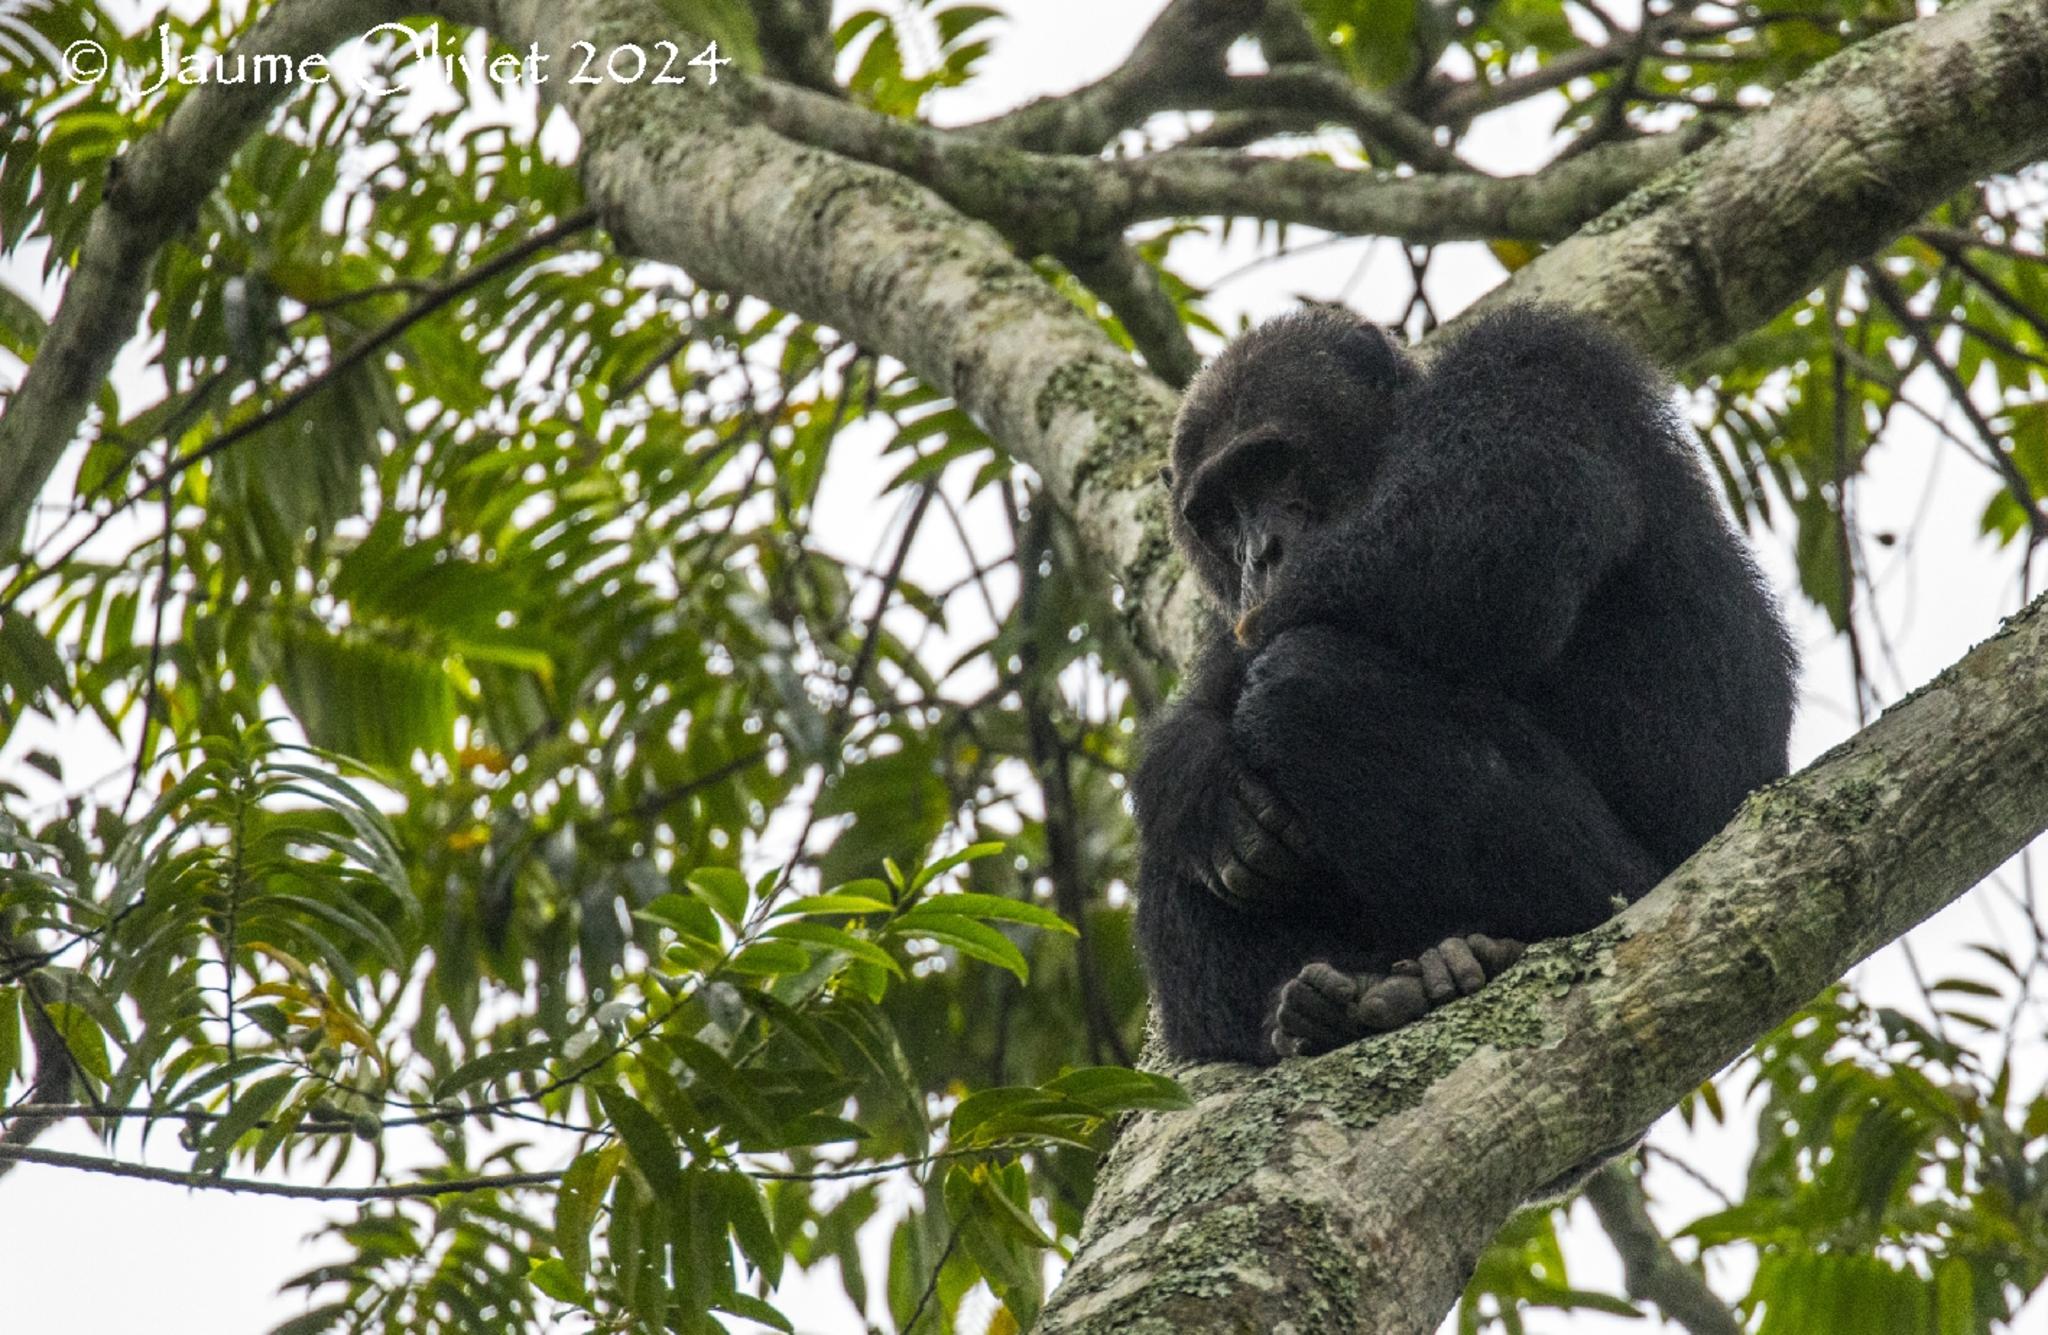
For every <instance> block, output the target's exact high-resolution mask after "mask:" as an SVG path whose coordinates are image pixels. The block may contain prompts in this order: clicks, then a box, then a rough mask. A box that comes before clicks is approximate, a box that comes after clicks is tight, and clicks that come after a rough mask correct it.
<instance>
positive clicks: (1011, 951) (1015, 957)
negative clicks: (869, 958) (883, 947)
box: [888, 895, 1031, 982]
mask: <svg viewBox="0 0 2048 1335" xmlns="http://www.w3.org/2000/svg"><path fill="white" fill-rule="evenodd" d="M945 898H946V899H948V900H950V899H952V898H953V896H951V895H948V896H946V897H945ZM939 902H945V901H944V900H941V901H939ZM888 935H890V936H910V937H925V938H928V939H930V940H933V941H937V942H939V943H940V944H941V945H947V946H951V947H952V948H953V949H955V950H957V951H959V952H960V953H961V954H963V955H968V956H971V957H973V958H975V959H978V960H981V961H983V962H984V963H987V964H993V965H995V966H996V967H998V968H1002V969H1008V970H1009V971H1010V972H1011V973H1013V974H1016V975H1017V980H1018V981H1019V982H1023V981H1025V980H1026V979H1027V978H1028V977H1029V976H1030V973H1031V966H1030V965H1029V964H1027V963H1026V962H1025V960H1024V955H1023V953H1022V952H1021V951H1019V950H1018V949H1017V947H1015V946H1014V945H1011V944H1010V939H1009V938H1008V937H1006V936H1004V935H1003V934H1002V933H1001V932H998V931H997V930H996V929H995V928H993V927H990V926H987V925H986V924H984V923H978V922H976V921H975V920H974V919H972V918H963V917H961V916H960V915H959V914H957V913H945V912H941V911H940V910H938V909H936V908H934V907H932V906H930V905H919V906H918V907H917V908H915V909H912V910H911V911H910V912H908V913H906V914H904V915H903V916H902V917H901V918H898V919H897V920H896V921H895V922H892V923H890V924H889V928H888Z"/></svg>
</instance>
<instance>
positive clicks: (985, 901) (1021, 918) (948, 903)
mask: <svg viewBox="0 0 2048 1335" xmlns="http://www.w3.org/2000/svg"><path fill="white" fill-rule="evenodd" d="M926 911H930V912H933V913H958V914H962V915H964V916H966V917H970V918H984V919H994V920H996V921H1000V922H1015V923H1022V924H1024V925H1025V926H1026V927H1037V928H1040V929H1042V930H1044V931H1048V932H1059V933H1060V934H1062V935H1064V936H1074V935H1076V934H1077V933H1076V932H1075V929H1074V925H1073V924H1072V923H1070V922H1068V921H1067V920H1066V919H1065V918H1062V917H1061V916H1060V915H1059V914H1057V913H1055V912H1053V911H1052V910H1051V909H1048V908H1043V907H1041V906H1039V905H1037V904H1031V903H1027V902H1025V901H1024V900H1021V899H1009V898H1006V897H1005V896H1002V895H977V894H967V893H962V894H957V895H939V896H937V897H936V898H933V899H927V900H926V901H925V902H924V903H922V904H920V905H918V906H917V907H916V908H914V909H912V910H911V911H910V912H909V913H907V914H905V915H904V917H905V918H910V919H915V918H916V917H917V915H918V914H919V913H922V912H926Z"/></svg>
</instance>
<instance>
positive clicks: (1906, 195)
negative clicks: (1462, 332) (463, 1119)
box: [1482, 0, 2048, 366]
mask: <svg viewBox="0 0 2048 1335" xmlns="http://www.w3.org/2000/svg"><path fill="white" fill-rule="evenodd" d="M2044 150H2048V6H2044V5H2042V4H2041V3H2040V0H1976V2H1975V3H1972V4H1966V5H1961V6H1958V7H1956V8H1954V9H1948V10H1944V11H1942V12H1940V13H1938V14H1935V15H1932V16H1931V17H1928V18H1925V19H1921V20H1918V21H1916V22H1913V23H1909V24H1905V25H1902V26H1900V27H1896V28H1892V29H1889V30H1888V31H1886V32H1883V33H1880V34H1878V35H1877V36H1875V37H1872V38H1871V39H1869V40H1868V41H1866V42H1864V43H1862V44H1861V45H1859V46H1856V47H1853V48H1851V49H1850V50H1849V51H1846V52H1844V53H1843V54H1842V55H1840V56H1837V57H1836V58H1834V59H1833V60H1830V61H1827V62H1826V63H1824V64H1822V65H1820V66H1818V67H1817V68H1815V69H1814V70H1813V71H1811V72H1810V73H1808V74H1807V75H1806V76H1805V77H1803V78H1801V79H1800V80H1798V82H1796V83H1794V84H1792V85H1791V86H1789V87H1788V88H1786V89H1785V90H1784V91H1783V92H1782V93H1781V94H1780V95H1779V96H1778V98H1777V100H1776V101H1774V102H1773V103H1772V104H1771V106H1770V108H1769V109H1768V110H1767V111H1764V112H1762V113H1760V114H1758V115H1756V116H1753V117H1749V118H1746V119H1744V120H1742V121H1741V122H1739V123H1737V124H1736V125H1735V126H1734V127H1733V128H1732V129H1730V130H1729V131H1728V132H1727V133H1726V134H1724V135H1723V136H1722V137H1721V138H1720V139H1718V140H1716V141H1715V142H1714V143H1713V144H1711V145H1709V146H1708V147H1706V148H1704V149H1702V150H1701V151H1700V152H1698V153H1696V154H1694V155H1693V156H1692V157H1690V158H1688V159H1687V160H1686V161H1685V162H1683V163H1681V164H1680V165H1679V166H1677V167H1676V168H1673V169H1672V170H1671V171H1670V172H1668V173H1666V174H1665V175H1664V176H1663V177H1661V178H1659V179H1658V180H1655V181H1652V182H1651V183H1650V184H1649V185H1648V186H1646V187H1644V189H1643V190H1641V191H1640V192H1639V193H1638V194H1637V195H1636V196H1635V197H1634V198H1633V199H1631V200H1629V201H1628V202H1627V203H1625V204H1623V205H1621V206H1620V207H1619V208H1617V209H1615V210H1614V211H1613V212H1611V213H1609V214H1608V215H1607V216H1605V217H1603V218H1601V219H1600V220H1599V221H1597V222H1596V223H1594V224H1593V225H1592V226H1590V227H1587V228H1586V229H1584V230H1583V231H1581V232H1580V233H1579V234H1578V235H1576V236H1574V237H1572V238H1571V239H1570V240H1568V241H1565V242H1564V243H1562V244H1561V245H1559V246H1557V247H1556V248H1555V249H1553V250H1551V251H1550V252H1549V253H1548V254H1546V255H1544V256H1543V257H1542V258H1541V259H1540V260H1538V261H1536V262H1535V263H1533V264H1531V265H1529V266H1528V267H1527V268H1525V269H1523V270H1521V271H1520V272H1518V273H1517V274H1515V276H1514V277H1513V279H1512V280H1510V281H1509V282H1508V283H1506V284H1504V285H1502V287H1500V288H1499V289H1497V290H1496V291H1495V292H1493V293H1492V294H1491V295H1490V296H1489V297H1488V299H1487V301H1486V302H1484V303H1482V306H1491V305H1494V304H1498V303H1500V302H1506V301H1532V300H1535V301H1554V302H1559V303H1562V304H1564V305H1567V306H1571V307H1574V308H1576V309H1578V310H1581V311H1587V312H1590V313H1592V314H1594V315H1597V316H1599V317H1601V318H1603V319H1605V320H1607V321H1608V322H1609V323H1611V324H1613V325H1614V326H1615V327H1616V328H1617V329H1619V331H1620V332H1621V334H1622V336H1623V337H1625V338H1627V339H1628V340H1629V341H1631V342H1632V343H1634V344H1635V345H1636V346H1638V347H1639V348H1641V349H1643V350H1644V351H1645V352H1647V353H1649V354H1650V355H1651V356H1653V357H1656V358H1659V359H1660V360H1662V361H1664V362H1665V363H1666V364H1667V365H1672V366H1681V365H1683V364H1685V363H1686V362H1688V361H1690V360H1691V359H1692V358H1694V357H1697V356H1699V355H1700V354H1701V353H1703V352H1706V351H1708V350H1709V349H1711V348H1714V347H1716V346H1718V345H1720V344H1722V343H1725V342H1726V341H1728V340H1729V339H1731V338H1733V337H1735V336H1736V335H1737V334H1740V333H1742V332H1744V331H1746V330H1748V329H1751V328H1754V327H1755V326H1757V325H1758V324H1761V323H1762V322H1763V321H1765V320H1767V319H1769V318H1770V317H1771V316H1772V315H1773V314H1775V313H1776V312H1777V311H1778V310H1780V309H1782V308H1783V307H1784V306H1785V304H1786V303H1787V302H1790V301H1792V300H1794V299H1795V298H1797V297H1799V296H1800V295H1802V294H1804V293H1805V292H1807V291H1810V290H1811V289H1812V288H1814V287H1815V286H1817V285H1818V284H1820V283H1821V282H1822V281H1824V280H1825V279H1826V278H1827V276H1828V275H1829V274H1831V273H1833V272H1834V271H1836V270H1837V269H1840V268H1841V267H1843V266H1844V265H1846V264H1850V263H1853V262H1855V261H1857V260H1859V259H1862V258H1863V257H1865V256H1867V255H1869V254H1870V253H1871V252H1873V251H1875V250H1878V249H1880V248H1882V247H1883V246H1884V245H1885V244H1886V243H1887V242H1889V241H1890V240H1891V238H1893V237H1894V236H1897V235H1898V234H1899V233H1900V232H1902V231H1904V230H1905V229H1906V228H1908V227H1910V226H1912V225H1913V224H1914V223H1916V222H1918V221H1919V220H1920V218H1921V217H1923V216H1924V215H1925V214H1926V213H1927V212H1928V211H1929V210H1930V209H1932V208H1933V207H1934V206H1935V205H1936V204H1938V203H1939V202H1940V201H1941V200H1943V199H1944V198H1946V197H1947V196H1948V195H1949V194H1950V193H1952V192H1953V191H1955V190H1957V189H1960V188H1961V187H1963V186H1964V185H1967V184H1968V183H1969V182H1971V181H1973V180H1977V179H1979V178H1981V177H1984V176H1987V175H1990V174H1992V173H1994V172H1998V171H2002V170H2005V169H2008V168H2011V167H2013V166H2016V165H2018V164H2021V163H2024V162H2027V161H2030V160H2032V159H2034V158H2036V157H2038V156H2040V155H2041V154H2042V152H2043V151H2044Z"/></svg>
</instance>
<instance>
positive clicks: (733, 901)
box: [684, 867, 747, 927]
mask: <svg viewBox="0 0 2048 1335" xmlns="http://www.w3.org/2000/svg"><path fill="white" fill-rule="evenodd" d="M684 879H685V880H686V881H687V883H688V884H689V887H690V888H691V889H692V890H695V891H696V892H697V893H698V894H700V895H702V896H704V898H705V899H706V900H707V901H708V902H709V903H710V905H711V907H712V908H714V909H716V910H718V916H719V917H721V918H723V919H725V920H726V921H727V922H728V923H730V924H732V925H733V926H734V927H738V926H739V925H740V924H741V922H742V921H743V920H744V919H745V917H746V914H747V878H746V877H744V876H742V875H740V874H739V873H738V872H737V871H735V870H733V869H732V868H731V867H699V868H697V869H696V870H695V871H693V872H691V873H690V874H689V876H687V877H686V878H684Z"/></svg>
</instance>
